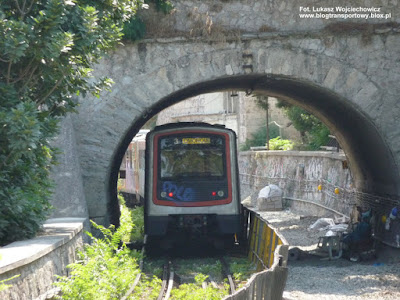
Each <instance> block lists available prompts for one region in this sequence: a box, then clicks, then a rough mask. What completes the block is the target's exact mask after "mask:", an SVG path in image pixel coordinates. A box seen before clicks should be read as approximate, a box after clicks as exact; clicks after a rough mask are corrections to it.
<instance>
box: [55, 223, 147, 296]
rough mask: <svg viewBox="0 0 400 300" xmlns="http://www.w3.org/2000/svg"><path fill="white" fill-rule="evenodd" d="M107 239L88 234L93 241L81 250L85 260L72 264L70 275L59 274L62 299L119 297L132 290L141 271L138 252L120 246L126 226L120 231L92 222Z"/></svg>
mask: <svg viewBox="0 0 400 300" xmlns="http://www.w3.org/2000/svg"><path fill="white" fill-rule="evenodd" d="M92 225H93V226H94V227H95V228H96V229H98V230H100V231H101V233H102V234H103V236H104V238H102V239H99V238H95V237H93V236H92V235H91V234H90V233H87V234H88V235H89V236H90V237H91V239H92V243H91V244H90V245H85V247H84V250H83V251H81V252H79V253H78V254H79V259H80V260H81V261H82V263H73V264H71V265H69V266H68V268H69V269H70V270H71V272H70V274H71V276H70V277H58V279H59V281H58V282H56V284H55V285H56V286H58V287H60V288H61V291H62V296H61V297H60V299H71V300H72V299H73V300H76V299H82V300H83V299H119V298H121V297H122V296H124V295H125V293H126V292H127V291H128V289H129V287H130V284H131V283H132V282H133V280H134V279H135V277H136V275H137V274H138V273H139V272H140V270H139V268H138V263H137V261H138V259H139V258H140V255H139V253H138V252H136V251H131V250H129V249H128V248H127V247H126V246H125V245H124V244H123V245H122V247H119V245H120V242H121V238H122V236H123V235H124V234H125V232H124V230H126V227H123V226H121V227H120V228H118V229H117V230H115V229H114V227H113V226H111V227H110V228H108V229H107V228H104V227H103V226H100V225H97V224H96V223H94V222H92Z"/></svg>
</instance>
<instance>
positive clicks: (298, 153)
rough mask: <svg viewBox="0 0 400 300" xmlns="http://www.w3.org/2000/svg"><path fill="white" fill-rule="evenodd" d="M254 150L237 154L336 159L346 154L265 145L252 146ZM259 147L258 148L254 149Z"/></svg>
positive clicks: (343, 157) (344, 156)
mask: <svg viewBox="0 0 400 300" xmlns="http://www.w3.org/2000/svg"><path fill="white" fill-rule="evenodd" d="M253 148H254V150H250V151H242V152H240V153H239V155H243V156H252V155H254V154H256V155H262V156H307V157H313V156H314V157H326V158H332V159H338V160H346V155H345V154H344V153H341V152H339V153H338V152H331V151H298V150H288V151H282V150H266V148H265V147H253ZM256 148H259V149H256Z"/></svg>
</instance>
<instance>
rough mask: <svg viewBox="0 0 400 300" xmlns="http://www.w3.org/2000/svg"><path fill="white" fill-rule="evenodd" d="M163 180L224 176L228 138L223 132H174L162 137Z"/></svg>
mask: <svg viewBox="0 0 400 300" xmlns="http://www.w3.org/2000/svg"><path fill="white" fill-rule="evenodd" d="M159 143H160V144H159V146H160V148H159V149H160V156H159V162H160V164H159V166H160V173H159V174H160V177H161V179H185V178H188V179H189V178H190V179H194V178H199V179H201V178H209V177H212V178H222V177H223V176H224V175H225V167H224V166H225V163H224V157H225V139H224V137H223V136H220V135H195V136H193V135H190V136H186V135H173V136H168V137H162V138H160V140H159Z"/></svg>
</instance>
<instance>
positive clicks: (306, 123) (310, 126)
mask: <svg viewBox="0 0 400 300" xmlns="http://www.w3.org/2000/svg"><path fill="white" fill-rule="evenodd" d="M277 107H280V108H283V109H284V110H285V114H286V115H287V116H288V118H289V119H290V120H291V121H292V123H293V126H294V128H296V129H297V130H298V131H299V132H300V135H301V137H302V142H303V146H304V149H305V150H319V149H320V146H323V145H326V143H327V142H328V141H329V137H328V135H329V129H328V127H326V126H325V125H324V124H323V123H322V122H321V121H320V120H319V119H318V118H316V117H315V116H313V115H312V114H311V113H309V112H307V111H305V110H304V109H302V108H300V107H297V106H294V105H291V104H288V103H286V102H283V101H278V103H277Z"/></svg>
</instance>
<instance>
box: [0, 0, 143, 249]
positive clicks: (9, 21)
mask: <svg viewBox="0 0 400 300" xmlns="http://www.w3.org/2000/svg"><path fill="white" fill-rule="evenodd" d="M139 4H140V1H130V0H116V1H94V0H69V1H59V0H27V1H14V0H4V1H1V2H0V186H1V189H0V202H1V204H2V205H1V209H0V244H5V243H9V242H12V241H14V240H17V239H24V238H29V237H32V236H33V235H34V234H35V233H36V232H37V230H38V229H39V227H40V224H41V222H42V221H43V220H44V219H45V218H46V217H47V215H48V213H49V210H50V205H49V201H48V200H49V197H50V194H51V186H52V184H51V180H50V179H49V171H50V168H51V166H52V164H54V163H55V159H54V158H55V155H56V154H57V151H56V149H54V148H53V147H52V146H51V144H50V140H51V138H53V137H54V136H55V135H56V134H57V132H58V123H59V121H60V119H61V117H62V116H64V115H66V114H67V113H68V112H73V111H74V110H75V107H76V105H77V102H76V101H75V100H74V99H73V97H72V96H73V95H82V96H85V95H87V94H93V95H96V96H99V93H100V92H101V91H102V90H103V89H107V88H109V87H110V85H111V83H112V81H111V80H110V79H107V78H101V79H99V80H98V81H97V82H94V81H93V78H92V74H91V72H92V69H91V66H92V65H93V64H95V63H97V62H98V61H99V59H100V58H101V57H102V55H103V54H105V53H106V52H108V51H110V50H112V49H114V47H115V46H117V45H118V42H119V41H120V40H121V38H122V32H121V30H122V27H123V24H124V22H125V21H126V20H129V19H130V18H131V17H133V16H134V15H135V13H136V11H137V9H138V6H139Z"/></svg>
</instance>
